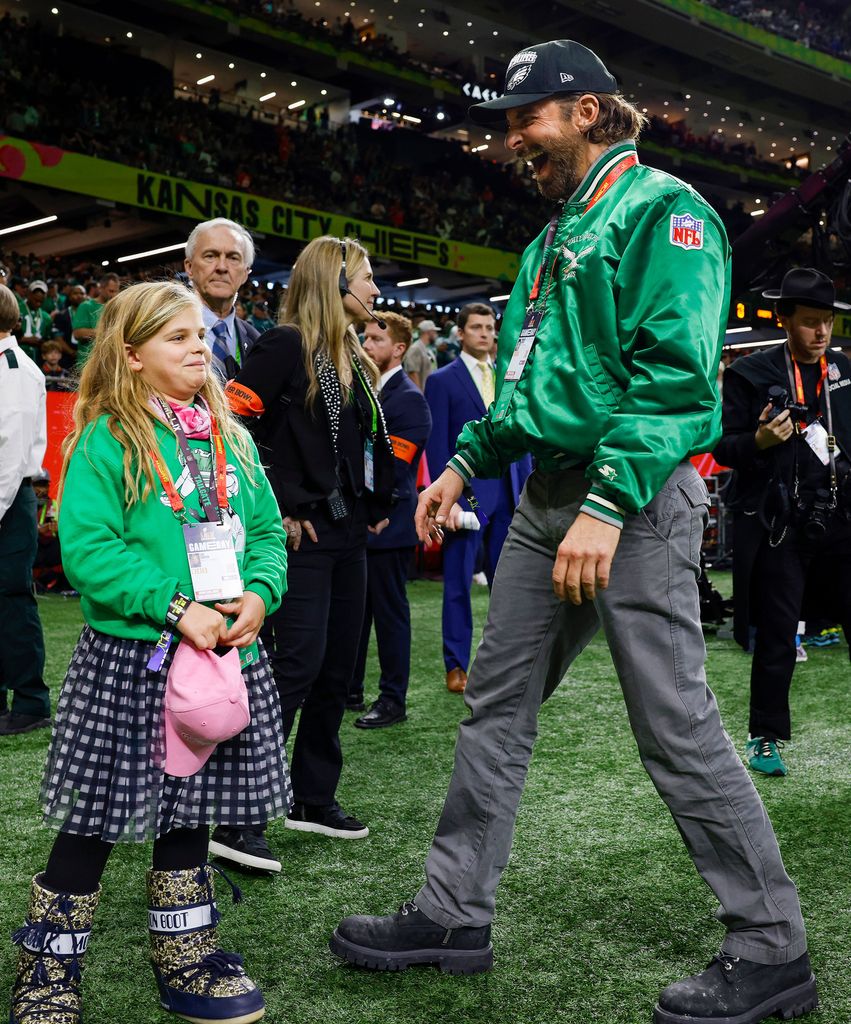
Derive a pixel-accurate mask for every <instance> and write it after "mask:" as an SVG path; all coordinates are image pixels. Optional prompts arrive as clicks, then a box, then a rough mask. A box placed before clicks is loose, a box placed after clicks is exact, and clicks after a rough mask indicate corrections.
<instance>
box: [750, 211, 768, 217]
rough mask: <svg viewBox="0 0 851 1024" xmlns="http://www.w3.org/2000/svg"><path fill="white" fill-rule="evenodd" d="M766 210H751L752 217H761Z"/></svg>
mask: <svg viewBox="0 0 851 1024" xmlns="http://www.w3.org/2000/svg"><path fill="white" fill-rule="evenodd" d="M764 213H765V210H751V217H761V216H762V215H763V214H764Z"/></svg>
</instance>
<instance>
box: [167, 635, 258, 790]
mask: <svg viewBox="0 0 851 1024" xmlns="http://www.w3.org/2000/svg"><path fill="white" fill-rule="evenodd" d="M250 721H251V713H250V712H249V710H248V691H247V690H246V688H245V681H244V680H243V678H242V669H241V668H240V664H239V651H237V649H236V648H235V647H232V648H231V649H230V650H229V651H228V652H227V654H225V655H223V656H221V657H220V656H219V655H218V654H216V653H215V651H199V650H196V648H194V647H193V646H192V644H189V643H186V642H183V641H182V642H181V643H180V646H179V647H178V648H177V653H176V654H175V656H174V661H172V663H171V668H170V669H169V671H168V680H167V682H166V688H165V772H166V774H167V775H176V776H178V777H180V778H185V777H186V776H188V775H194V774H195V773H196V772H199V771H200V770H201V769H202V768H203V767H204V765H205V764H206V763H207V761H208V760H209V757H210V755H211V754H212V753H213V751H214V750H215V749H216V745H217V744H218V743H223V742H224V741H225V740H229V739H231V738H232V737H233V736H236V735H237V733H240V732H242V730H243V729H244V728H245V727H246V726H247V725H248V723H249V722H250Z"/></svg>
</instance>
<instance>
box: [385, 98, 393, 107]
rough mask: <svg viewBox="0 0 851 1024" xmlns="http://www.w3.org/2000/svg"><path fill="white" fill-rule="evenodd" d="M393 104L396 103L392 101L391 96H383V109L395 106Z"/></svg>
mask: <svg viewBox="0 0 851 1024" xmlns="http://www.w3.org/2000/svg"><path fill="white" fill-rule="evenodd" d="M395 102H396V101H395V100H394V99H393V97H392V96H385V97H384V106H385V107H392V106H393V105H394V104H395Z"/></svg>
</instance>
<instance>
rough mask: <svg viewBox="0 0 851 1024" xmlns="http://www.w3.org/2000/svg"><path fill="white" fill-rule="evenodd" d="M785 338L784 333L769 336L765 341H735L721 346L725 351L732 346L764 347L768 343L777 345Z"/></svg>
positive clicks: (732, 347) (729, 349)
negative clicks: (777, 336)
mask: <svg viewBox="0 0 851 1024" xmlns="http://www.w3.org/2000/svg"><path fill="white" fill-rule="evenodd" d="M785 340H786V335H785V334H784V335H783V337H782V338H769V339H767V340H766V341H735V342H733V344H732V345H722V346H721V347H722V348H723V349H725V350H726V351H728V352H729V351H731V350H732V349H734V348H766V347H767V346H768V345H779V344H780V342H781V341H785Z"/></svg>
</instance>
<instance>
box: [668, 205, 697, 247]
mask: <svg viewBox="0 0 851 1024" xmlns="http://www.w3.org/2000/svg"><path fill="white" fill-rule="evenodd" d="M671 245H678V246H679V247H680V248H681V249H702V248H703V221H702V220H697V218H696V217H692V215H691V214H690V213H684V214H682V215H677V214H676V213H673V214H671Z"/></svg>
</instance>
